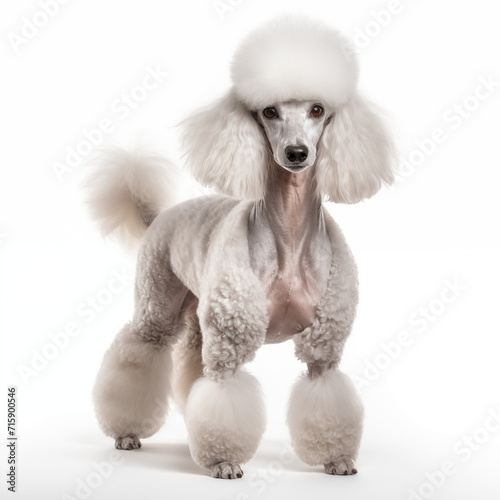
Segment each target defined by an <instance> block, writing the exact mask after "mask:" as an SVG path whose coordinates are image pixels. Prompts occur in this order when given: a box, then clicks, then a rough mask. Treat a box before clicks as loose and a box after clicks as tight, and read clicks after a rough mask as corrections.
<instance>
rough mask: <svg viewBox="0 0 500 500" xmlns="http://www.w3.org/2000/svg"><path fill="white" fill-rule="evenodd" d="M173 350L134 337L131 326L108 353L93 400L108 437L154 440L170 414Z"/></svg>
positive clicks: (126, 327)
mask: <svg viewBox="0 0 500 500" xmlns="http://www.w3.org/2000/svg"><path fill="white" fill-rule="evenodd" d="M171 366H172V364H171V356H170V349H168V348H163V349H158V348H157V347H155V346H154V345H153V344H151V343H145V342H143V341H142V340H141V339H140V338H138V337H137V336H135V335H134V333H133V331H132V328H131V325H130V324H127V325H125V327H124V328H123V329H122V331H121V332H120V333H119V334H118V335H117V337H116V338H115V340H114V342H113V344H112V345H111V347H110V348H109V350H108V351H107V352H106V354H105V356H104V359H103V362H102V365H101V369H100V371H99V373H98V375H97V383H96V384H95V386H94V391H93V397H94V404H95V411H96V416H97V420H98V422H99V424H100V426H101V428H102V430H103V432H104V433H105V434H106V435H107V436H111V437H113V438H115V439H117V438H119V437H123V436H128V435H135V436H137V437H140V438H145V437H149V436H152V435H153V434H154V433H155V432H157V431H158V429H160V427H161V426H162V425H163V423H164V421H165V416H166V414H167V411H168V401H167V395H168V394H169V393H170V375H171Z"/></svg>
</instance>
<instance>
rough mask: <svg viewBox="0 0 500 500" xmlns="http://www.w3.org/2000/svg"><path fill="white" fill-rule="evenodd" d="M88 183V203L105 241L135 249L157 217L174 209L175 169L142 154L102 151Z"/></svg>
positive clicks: (157, 158) (114, 150)
mask: <svg viewBox="0 0 500 500" xmlns="http://www.w3.org/2000/svg"><path fill="white" fill-rule="evenodd" d="M90 168H91V169H92V170H91V172H90V174H89V176H88V177H87V179H86V182H85V186H84V187H85V189H86V192H87V196H86V200H85V201H86V203H87V205H88V207H89V209H90V214H91V217H92V218H93V219H94V220H95V221H96V222H97V223H98V224H99V227H100V230H101V233H102V235H103V237H113V238H115V239H117V240H118V241H119V242H120V243H121V244H123V245H124V246H125V247H127V248H134V247H135V246H136V245H137V243H138V242H139V241H140V240H141V238H142V236H143V234H144V232H145V231H146V229H147V228H148V227H149V226H150V225H151V223H152V222H153V220H154V219H155V218H156V216H157V215H158V214H159V213H160V212H161V211H163V210H165V209H166V208H168V207H170V206H172V205H174V204H175V203H176V201H177V199H176V198H177V196H176V184H177V182H176V181H177V179H176V167H175V166H174V165H173V164H172V163H171V162H170V161H169V160H167V159H166V158H163V157H162V156H159V155H156V154H151V153H146V152H143V151H140V150H134V151H131V152H129V151H125V150H123V149H118V148H114V149H108V150H105V151H103V152H102V153H101V154H100V155H99V156H98V158H97V159H96V161H95V162H94V164H93V165H92V167H90Z"/></svg>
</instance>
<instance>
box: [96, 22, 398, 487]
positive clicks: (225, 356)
mask: <svg viewBox="0 0 500 500" xmlns="http://www.w3.org/2000/svg"><path fill="white" fill-rule="evenodd" d="M297 22H298V21H297V19H295V20H293V21H291V20H290V19H288V20H284V21H277V22H275V23H271V24H269V25H268V26H267V27H265V28H263V29H262V30H261V31H258V32H256V33H255V34H254V35H252V36H250V37H249V38H248V39H247V40H246V41H244V43H243V44H242V46H241V48H240V49H239V51H237V53H236V58H235V60H234V62H233V67H232V76H233V87H232V88H231V89H229V90H228V92H227V93H226V94H225V96H223V97H222V98H221V99H220V100H219V101H217V102H216V103H214V104H212V105H210V106H208V107H206V108H204V109H202V110H201V111H199V112H197V113H195V114H194V115H192V116H191V117H189V118H188V119H187V120H185V121H184V122H183V123H182V130H183V148H184V153H185V155H186V157H187V164H188V168H189V169H190V170H191V172H192V174H193V175H194V176H195V177H196V178H197V179H198V180H199V181H200V182H201V183H202V184H204V185H207V186H211V187H214V188H215V189H216V190H217V191H218V192H219V193H223V194H225V195H229V196H232V197H236V198H239V199H238V200H235V199H231V198H229V197H226V196H220V195H214V196H207V197H200V198H197V199H194V200H190V201H187V202H185V203H181V204H179V205H176V206H174V207H171V208H169V209H168V210H165V211H163V212H162V213H159V211H160V209H161V208H162V207H163V206H164V205H163V203H164V202H165V203H166V204H167V205H168V204H169V203H170V200H171V197H172V195H173V192H172V189H171V188H172V187H173V184H172V182H171V180H169V179H166V178H165V170H166V171H167V175H168V172H172V168H171V165H170V164H169V162H167V161H164V160H162V159H160V158H158V157H156V156H150V155H139V154H137V153H134V154H132V155H131V156H127V155H126V154H125V153H123V152H114V153H113V154H112V155H111V156H107V157H105V158H104V159H103V162H104V163H105V164H106V166H105V167H102V168H101V169H100V170H99V169H97V170H95V171H94V177H93V178H92V180H91V181H89V186H90V190H91V194H90V197H89V202H90V204H91V207H92V211H93V214H94V216H95V217H96V218H97V219H98V220H100V222H101V227H102V230H103V232H104V233H105V234H108V233H114V234H117V235H118V236H119V237H121V238H122V239H124V240H129V239H130V238H131V237H132V239H137V238H139V237H141V236H142V234H143V233H144V231H145V229H146V228H147V231H146V232H145V233H144V237H143V240H142V246H141V249H140V252H139V258H138V263H137V280H136V287H135V299H136V306H135V311H134V316H133V319H132V321H131V323H130V324H128V325H126V326H125V327H124V329H123V330H122V331H121V332H120V333H119V335H118V336H117V338H116V340H115V341H114V343H113V345H112V346H111V348H110V349H109V351H108V352H107V353H106V355H105V357H104V360H103V364H102V367H101V370H100V372H99V374H98V378H97V381H96V385H95V388H94V400H95V407H96V413H97V417H98V420H99V422H100V424H101V427H102V428H103V430H104V432H105V433H106V434H108V435H110V436H113V437H115V438H116V440H117V446H119V447H120V446H121V447H129V446H130V447H138V446H140V442H139V438H140V437H147V436H150V435H151V434H152V433H154V432H155V431H156V430H157V429H158V428H159V427H160V426H161V424H162V422H163V419H164V417H165V413H166V411H167V403H166V397H167V396H169V395H170V393H171V391H170V372H171V365H172V356H171V352H172V350H173V362H174V365H175V367H174V379H173V392H174V395H175V398H176V400H177V403H178V404H179V407H180V409H181V411H182V412H183V413H184V415H185V419H186V424H187V427H188V432H189V440H190V449H191V453H192V455H193V458H194V460H195V461H196V462H197V463H198V464H200V465H201V466H203V467H207V468H211V469H212V475H214V477H224V478H226V477H227V478H233V477H240V476H241V474H242V471H241V469H240V467H239V464H240V463H243V462H246V461H248V460H249V459H250V458H251V457H252V455H253V453H254V452H255V450H256V448H257V446H258V443H259V440H260V438H261V436H262V433H263V432H264V427H265V413H264V408H263V401H262V395H261V393H260V386H259V385H258V382H257V381H256V380H255V378H254V377H252V376H251V375H249V374H248V373H246V372H244V371H242V366H243V365H244V364H245V363H247V362H248V361H250V360H252V359H253V357H254V356H255V353H256V351H257V349H258V348H260V347H261V346H262V345H263V344H264V343H265V342H266V341H269V338H267V335H268V333H270V332H269V330H270V329H271V327H270V325H271V323H272V321H271V320H270V317H272V319H276V318H278V319H280V320H281V318H282V317H281V316H280V314H281V313H279V312H276V311H283V310H284V311H286V312H285V313H284V314H285V315H286V314H287V313H288V312H289V311H290V310H291V309H293V308H294V307H295V308H297V309H300V308H304V306H307V307H309V306H310V307H311V309H308V308H307V307H306V308H305V310H306V311H307V317H306V318H305V320H304V321H302V320H301V321H300V323H299V322H298V320H295V318H293V316H292V319H293V321H294V323H293V327H283V324H285V325H286V322H284V321H282V320H281V323H280V325H281V326H280V328H279V329H277V330H276V331H273V332H271V334H277V335H281V334H283V335H281V338H293V340H294V342H295V345H296V355H297V357H298V358H299V359H300V360H302V361H303V362H304V363H307V365H308V368H309V371H310V375H309V376H308V377H303V378H302V379H300V380H299V381H298V382H297V384H296V385H295V387H294V389H293V391H292V394H291V398H290V406H289V412H288V423H289V426H290V430H291V433H292V439H293V443H294V446H295V449H296V450H297V453H298V455H299V456H300V458H302V459H303V460H304V461H305V462H307V463H310V464H320V463H323V464H325V470H326V472H328V473H335V474H343V473H354V472H355V469H354V463H353V460H354V459H355V458H356V455H357V451H358V447H359V442H360V438H361V433H362V418H363V409H362V405H361V402H360V400H359V398H358V396H357V394H356V391H355V389H354V386H353V384H352V383H351V382H350V380H349V379H348V378H347V377H346V376H345V375H344V374H342V373H341V372H340V371H339V370H338V365H339V363H340V358H341V355H342V351H343V348H344V343H345V341H346V339H347V337H348V336H349V334H350V332H351V328H352V324H353V321H354V317H355V309H356V305H357V301H358V282H357V269H356V265H355V263H354V259H353V257H352V255H351V253H350V250H349V248H348V246H347V244H346V242H345V241H344V238H343V235H342V233H341V231H340V229H339V228H338V226H337V225H336V223H335V222H334V221H333V220H332V218H331V217H330V216H329V215H328V213H327V211H326V209H325V208H324V207H322V206H321V201H322V199H324V198H325V197H326V198H328V199H330V200H333V201H337V202H342V203H354V202H357V201H360V200H362V199H365V198H367V197H369V196H372V195H373V194H374V193H375V192H376V191H377V190H378V189H379V188H380V187H381V186H382V184H384V183H390V182H391V181H392V180H393V174H392V170H391V169H392V166H393V164H392V146H391V141H390V136H389V134H388V132H387V130H386V128H385V126H384V125H383V122H382V120H381V119H380V117H379V114H378V113H377V112H376V111H375V110H374V108H373V107H372V106H371V105H369V104H368V103H367V101H365V100H364V99H363V98H361V97H360V96H359V94H358V92H357V90H356V82H357V61H356V59H355V57H354V54H353V53H352V52H349V50H347V51H346V45H345V42H344V40H343V38H342V37H341V35H339V34H338V32H337V31H335V30H332V29H330V28H327V27H325V26H324V25H322V24H321V23H316V22H313V21H311V20H308V19H307V18H302V19H301V20H300V26H299V25H298V24H297ZM289 42H290V43H292V45H291V46H288V45H287V44H288V43H289ZM285 48H286V51H285ZM309 57H310V60H309ZM318 58H319V59H320V63H321V64H318ZM278 63H279V64H278ZM275 64H276V65H277V68H278V69H279V71H275V70H276V68H275V67H274V65H275ZM300 64H303V65H304V67H305V68H306V71H299V72H298V73H297V75H296V76H297V78H289V77H290V75H291V73H290V72H291V71H292V66H293V68H295V69H297V65H300ZM303 73H305V75H304V74H303ZM283 99H312V100H315V99H318V100H324V101H325V102H326V103H328V106H325V109H328V113H331V114H330V115H328V117H327V116H326V115H323V120H324V121H323V122H321V125H322V127H324V129H323V130H322V132H323V135H322V139H321V141H320V143H319V144H317V156H316V161H315V162H314V164H311V165H308V166H307V168H309V169H310V170H308V172H309V173H308V174H307V175H306V174H302V173H293V172H292V171H289V172H288V173H286V174H283V175H281V174H280V175H278V174H277V172H278V171H276V169H281V168H282V167H281V166H280V164H278V163H277V162H275V161H274V156H273V153H274V151H273V150H272V147H273V146H272V145H271V142H270V141H269V140H268V136H266V135H265V134H266V132H265V131H264V127H261V126H260V125H259V123H258V121H257V120H256V119H255V116H254V113H253V112H254V111H255V109H256V107H259V106H267V105H271V104H272V103H273V101H275V100H283ZM290 105H293V104H290ZM307 105H308V106H309V103H308V104H307ZM260 113H261V114H262V110H260ZM259 116H260V115H259ZM307 116H308V117H309V118H311V117H310V116H309V115H307ZM327 118H328V119H327ZM304 129H305V130H306V129H307V127H304ZM315 137H316V136H315ZM296 139H297V137H296V136H295V137H290V141H291V143H293V141H294V140H296ZM315 142H318V141H317V137H316V139H315ZM294 144H295V143H294ZM295 145H296V144H295ZM164 167H166V168H165V169H164ZM273 169H274V170H273ZM279 172H280V173H281V170H279ZM300 175H306V176H305V177H302V178H300V179H299V178H298V177H293V179H291V178H290V176H300ZM287 176H288V177H287ZM302 179H306V181H307V182H303V183H302V187H303V190H302V191H300V192H299V191H298V189H299V188H300V185H301V182H299V181H301V180H302ZM304 186H306V187H304ZM276 187H277V188H278V189H277V190H276V191H273V188H276ZM169 188H170V189H169ZM280 189H281V191H280ZM287 190H288V191H287ZM273 193H277V195H276V196H274V194H273ZM299 195H300V196H299ZM284 198H286V199H287V200H288V201H290V200H292V202H293V203H296V204H295V205H294V204H293V203H292V204H291V205H287V208H288V207H289V206H291V209H292V211H293V210H296V213H295V219H294V218H293V217H292V220H291V221H290V219H288V218H287V217H289V213H290V212H288V211H287V210H286V209H284V208H283V207H284V205H283V207H282V208H283V210H281V211H280V209H279V207H278V208H277V207H276V204H275V206H274V208H275V211H274V212H272V207H271V205H272V203H271V201H273V200H275V199H280V200H283V199H284ZM254 200H257V201H254ZM304 200H312V203H311V204H310V205H307V206H308V209H307V210H304V207H305V206H306V205H304V204H302V205H301V204H300V203H301V202H303V201H304ZM271 214H273V215H274V217H275V218H274V219H271V218H270V217H269V216H270V215H271ZM271 220H273V222H272V223H271ZM304 228H305V229H304ZM294 231H295V232H298V233H300V232H301V231H303V233H304V234H307V237H304V238H299V239H298V240H297V241H299V243H300V245H295V242H292V243H290V242H289V241H288V239H287V237H288V236H289V233H291V232H294ZM299 236H301V235H300V234H299ZM278 237H282V238H281V240H280V242H281V243H283V244H284V247H285V249H284V250H283V248H281V247H279V245H278ZM287 245H288V246H287ZM294 245H295V246H294ZM278 247H279V248H278ZM298 247H300V248H303V249H304V252H303V253H300V252H298V251H297V252H296V253H294V252H295V250H294V251H292V252H291V254H293V255H292V257H294V258H293V259H291V260H289V261H287V259H286V257H290V255H289V254H290V252H287V251H285V250H290V249H291V248H292V249H295V248H298ZM251 248H253V249H257V250H256V251H255V252H252V256H251V255H250V251H251V250H250V249H251ZM280 252H281V253H280ZM256 255H257V256H258V257H259V259H253V257H255V256H256ZM295 257H297V258H295ZM256 261H259V265H258V266H257V265H256ZM283 262H285V263H287V262H288V263H289V262H291V263H292V264H291V266H292V268H291V271H292V272H291V274H287V272H290V269H284V268H282V267H280V266H282V264H283ZM318 262H320V265H319V266H316V264H317V263H318ZM294 266H295V267H294ZM283 267H286V266H283ZM304 269H307V270H308V272H307V273H304V272H303V270H304ZM261 271H262V272H261ZM309 271H311V273H312V274H310V276H309V281H307V278H306V279H305V281H304V283H305V284H306V285H311V286H310V288H311V293H312V295H311V296H309V297H307V296H306V298H305V301H307V300H309V302H310V303H309V304H304V300H302V301H298V302H299V305H298V306H297V305H296V304H297V303H295V306H294V305H291V304H294V302H293V301H291V300H288V299H289V298H290V294H291V292H290V290H291V289H292V286H291V284H292V283H293V282H294V279H298V280H299V281H298V283H299V285H298V286H296V288H299V289H301V290H302V288H303V287H302V286H301V284H302V282H301V281H300V280H301V279H302V277H303V275H305V274H309ZM290 276H291V278H290ZM311 276H313V278H311ZM322 278H324V280H323V281H321V279H322ZM274 279H276V280H278V281H279V280H281V282H280V283H281V284H283V283H285V284H287V287H284V288H281V289H280V288H278V290H279V291H280V290H281V291H282V290H285V293H278V294H277V297H278V298H276V296H275V297H274V300H275V301H278V302H279V304H278V306H280V307H282V308H281V309H280V307H278V308H276V307H275V308H274V309H273V307H270V306H273V305H274V306H276V303H275V304H273V303H272V302H273V299H272V296H271V294H270V295H269V296H268V291H269V286H271V287H272V285H273V280H274ZM311 279H312V281H314V282H313V283H311ZM319 281H321V283H317V282H319ZM304 288H306V287H304ZM286 293H288V295H286ZM315 294H316V295H315ZM280 301H281V302H280ZM270 311H271V312H270ZM273 311H274V313H273ZM309 311H311V312H309ZM273 314H274V316H273ZM297 325H298V326H297ZM299 326H300V328H299ZM282 328H283V329H284V330H286V331H283V332H282V331H281V329H282ZM297 330H299V331H297ZM271 337H272V335H271ZM176 342H177V343H176Z"/></svg>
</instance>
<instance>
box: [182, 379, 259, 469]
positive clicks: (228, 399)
mask: <svg viewBox="0 0 500 500" xmlns="http://www.w3.org/2000/svg"><path fill="white" fill-rule="evenodd" d="M186 426H187V429H188V433H189V447H190V450H191V455H192V457H193V459H194V461H195V462H196V463H197V464H198V465H201V466H202V467H207V468H211V467H212V466H214V465H216V464H219V463H220V462H230V463H234V464H241V463H245V462H248V460H250V458H252V456H253V455H254V453H255V451H256V449H257V447H258V445H259V442H260V439H261V436H262V434H263V432H264V429H265V426H266V417H265V410H264V400H263V397H262V394H261V389H260V385H259V383H258V381H257V379H256V378H255V377H254V376H252V375H250V374H249V373H246V372H243V371H239V372H237V373H236V374H235V375H233V376H232V377H228V378H226V379H224V380H223V381H219V382H216V381H214V380H210V379H208V378H205V377H204V378H201V379H199V380H198V381H197V382H195V384H194V386H193V388H192V390H191V393H190V394H189V398H188V402H187V407H186Z"/></svg>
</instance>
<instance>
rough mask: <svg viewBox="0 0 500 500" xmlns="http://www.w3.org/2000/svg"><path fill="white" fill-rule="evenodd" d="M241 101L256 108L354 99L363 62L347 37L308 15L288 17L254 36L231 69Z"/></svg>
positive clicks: (340, 102) (337, 103)
mask: <svg viewBox="0 0 500 500" xmlns="http://www.w3.org/2000/svg"><path fill="white" fill-rule="evenodd" d="M231 77H232V80H233V84H234V90H235V92H236V95H237V96H238V98H239V99H240V100H241V101H242V102H243V103H244V104H245V105H246V106H247V107H248V108H249V109H251V110H255V109H258V108H262V107H265V106H269V105H271V104H274V103H276V102H282V101H287V100H291V99H297V100H315V99H318V100H322V101H323V102H326V103H328V104H330V105H331V106H333V107H340V106H342V105H343V104H345V103H346V102H348V101H349V99H350V97H351V96H352V94H353V92H354V90H355V88H356V84H357V81H358V60H357V56H356V54H355V52H354V49H353V47H352V45H351V44H350V42H349V41H347V40H346V39H345V38H344V37H343V35H342V34H341V33H340V32H338V31H337V30H335V29H333V28H331V27H330V26H328V25H326V24H324V23H322V22H320V21H317V20H312V19H309V18H307V17H303V16H296V15H295V16H290V15H288V16H283V17H279V18H277V19H274V20H272V21H270V22H268V23H267V24H265V25H264V26H263V27H261V28H259V29H257V30H255V31H254V32H252V33H250V35H248V36H247V37H246V38H245V39H244V40H243V42H242V43H241V44H240V46H239V47H238V49H237V51H236V53H235V56H234V59H233V62H232V66H231Z"/></svg>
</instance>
